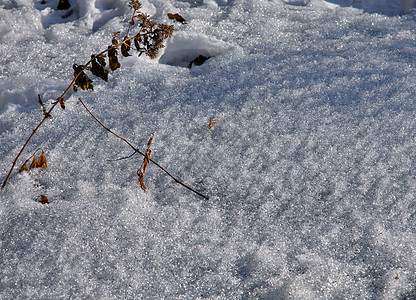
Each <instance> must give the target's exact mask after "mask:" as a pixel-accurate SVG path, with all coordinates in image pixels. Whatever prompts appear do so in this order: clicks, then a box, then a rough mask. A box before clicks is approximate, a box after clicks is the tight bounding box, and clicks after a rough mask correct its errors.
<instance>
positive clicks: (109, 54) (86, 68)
mask: <svg viewBox="0 0 416 300" xmlns="http://www.w3.org/2000/svg"><path fill="white" fill-rule="evenodd" d="M129 7H130V8H131V9H132V10H133V15H132V17H131V19H130V21H129V26H128V28H127V31H126V34H125V35H124V37H123V38H122V39H120V32H119V31H117V32H114V33H113V35H112V38H111V45H109V46H108V47H107V49H105V50H103V51H101V52H100V53H98V54H92V55H91V59H90V60H89V61H88V62H86V63H85V64H83V65H78V64H74V65H73V70H74V78H73V80H72V81H71V83H70V84H69V85H68V87H67V88H66V89H65V91H64V92H63V93H62V94H61V95H60V96H59V97H58V98H57V99H56V101H55V102H52V105H51V107H50V108H49V109H46V106H45V104H44V103H43V101H42V99H41V97H40V95H39V96H38V102H39V104H40V105H41V108H42V113H43V119H42V120H41V121H40V122H39V124H38V125H37V126H36V127H35V128H34V129H33V131H32V132H31V134H30V135H29V138H28V139H27V140H26V142H25V143H24V144H23V146H22V148H21V150H20V152H19V153H18V154H17V156H16V157H15V159H14V161H13V163H12V166H11V168H10V171H9V173H8V174H7V177H6V179H5V180H4V182H3V184H2V186H1V189H3V188H4V187H5V185H6V184H7V182H8V180H9V178H10V176H11V174H12V172H13V169H14V167H15V165H16V163H17V161H18V159H19V157H20V156H21V154H22V153H23V151H24V150H25V148H26V146H27V145H28V144H29V142H30V140H31V139H32V137H33V136H34V135H35V133H36V132H37V130H38V129H39V128H40V127H41V126H42V124H43V123H44V122H45V121H46V120H47V119H51V118H52V115H51V113H52V111H53V110H54V109H55V107H56V106H57V105H58V104H59V105H60V107H61V108H62V109H65V102H66V99H65V95H66V94H67V93H68V91H69V90H70V89H71V88H73V89H74V91H75V92H76V91H77V90H78V89H79V88H80V89H82V90H93V89H94V85H93V84H94V82H93V80H92V79H91V78H90V77H89V76H88V72H89V73H91V74H93V75H95V76H96V77H98V78H100V79H102V80H104V81H105V82H108V74H109V72H110V71H109V69H108V68H107V61H108V67H109V68H110V70H111V71H115V70H116V69H118V68H120V67H121V64H120V62H119V61H118V58H119V52H120V53H121V55H122V56H123V57H127V56H130V55H131V54H130V52H131V51H136V52H137V53H138V56H141V55H142V54H145V55H147V56H149V57H150V58H155V57H156V56H157V54H158V51H159V50H160V48H162V47H164V45H163V42H164V40H165V39H167V38H168V37H170V36H171V35H172V32H173V30H174V28H173V26H172V25H166V24H161V23H157V22H155V21H153V20H151V19H150V16H149V15H147V14H145V13H142V12H141V11H140V8H141V3H140V2H139V1H137V0H131V1H130V3H129ZM133 31H135V33H134V34H131V32H133ZM132 41H133V43H132ZM106 60H107V61H106ZM79 101H80V102H81V103H82V105H83V106H84V108H85V109H86V110H87V111H88V113H89V114H90V115H91V116H92V117H93V118H94V119H95V120H96V121H97V122H98V123H99V124H100V125H101V126H102V127H104V128H105V129H106V130H108V131H109V132H111V133H112V134H113V135H115V136H116V137H118V138H119V139H121V140H122V141H124V142H125V143H127V144H128V145H129V146H130V147H131V148H133V150H134V154H136V153H138V154H140V155H142V156H143V157H144V159H143V162H142V164H141V165H140V167H139V169H138V171H137V174H138V176H139V183H140V186H141V188H142V189H145V188H146V187H145V185H144V183H143V175H144V172H145V170H146V167H147V165H148V163H149V162H152V163H153V164H155V165H156V166H157V167H158V168H160V169H161V170H162V171H164V172H165V173H166V174H167V175H169V176H170V177H171V178H172V179H173V180H174V181H175V182H177V183H179V184H181V185H182V186H184V187H185V188H187V189H189V190H191V191H192V192H194V193H196V194H198V195H199V196H201V197H203V198H205V199H208V197H207V196H205V195H203V194H201V193H199V192H197V191H195V190H194V189H192V188H190V187H189V186H187V185H185V184H184V183H182V182H181V181H180V180H178V179H176V178H175V177H174V176H173V175H171V174H170V173H169V172H168V171H167V170H166V169H165V168H163V167H162V166H160V165H159V164H158V163H157V162H155V161H154V160H152V159H151V158H150V153H151V151H150V144H151V142H152V139H153V135H152V138H151V139H150V140H149V142H148V145H147V149H146V151H145V153H143V152H141V151H140V150H139V149H137V148H135V147H134V146H133V145H132V144H131V143H130V142H129V141H127V140H126V139H125V138H123V137H122V136H120V135H118V134H116V133H114V132H113V131H111V130H110V129H108V127H106V126H105V125H104V124H103V123H102V122H101V121H99V120H98V118H97V117H96V116H95V115H94V114H93V113H92V112H91V111H90V110H89V109H88V107H87V106H86V105H85V103H84V102H83V101H82V99H81V98H79ZM39 150H40V149H37V150H36V151H35V152H34V153H33V154H32V155H31V156H30V157H29V159H28V160H26V161H25V163H24V164H23V166H22V167H21V168H20V169H19V171H23V170H27V169H28V168H27V162H28V161H29V160H30V159H31V158H33V161H32V164H31V166H30V168H32V167H33V168H39V167H40V168H46V167H47V162H46V156H45V154H44V152H43V150H42V154H41V156H40V157H39V159H37V158H36V153H37V152H38V151H39ZM45 197H46V196H45ZM46 199H47V198H46ZM42 202H43V203H47V202H46V201H42Z"/></svg>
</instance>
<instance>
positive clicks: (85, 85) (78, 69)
mask: <svg viewBox="0 0 416 300" xmlns="http://www.w3.org/2000/svg"><path fill="white" fill-rule="evenodd" d="M72 67H73V69H74V77H75V78H76V79H75V85H77V86H78V87H80V88H81V89H83V90H89V89H90V90H94V87H93V85H92V80H91V79H90V78H88V76H87V75H86V74H85V73H84V66H80V65H77V64H74V65H73V66H72Z"/></svg>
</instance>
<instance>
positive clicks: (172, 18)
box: [168, 14, 188, 24]
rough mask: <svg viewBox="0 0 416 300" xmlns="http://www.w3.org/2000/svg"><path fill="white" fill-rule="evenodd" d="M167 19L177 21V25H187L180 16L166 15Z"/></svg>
mask: <svg viewBox="0 0 416 300" xmlns="http://www.w3.org/2000/svg"><path fill="white" fill-rule="evenodd" d="M168 18H169V19H171V20H175V21H178V22H179V23H182V24H187V23H188V22H186V20H185V19H184V18H182V16H181V15H180V14H168Z"/></svg>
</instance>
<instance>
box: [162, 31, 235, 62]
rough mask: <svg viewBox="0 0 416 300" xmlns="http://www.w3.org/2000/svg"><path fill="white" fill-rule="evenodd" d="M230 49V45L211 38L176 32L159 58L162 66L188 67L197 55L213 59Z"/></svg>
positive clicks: (192, 33) (193, 33)
mask: <svg viewBox="0 0 416 300" xmlns="http://www.w3.org/2000/svg"><path fill="white" fill-rule="evenodd" d="M230 48H231V45H229V44H227V43H225V42H223V41H220V40H218V39H216V38H213V37H208V36H206V35H204V34H201V33H195V32H178V33H176V34H174V36H173V37H172V38H171V39H170V40H168V42H167V44H166V50H165V52H164V53H163V55H162V56H161V57H160V59H159V62H160V63H162V64H167V65H173V66H180V67H188V66H189V63H190V62H191V61H192V60H194V59H195V58H197V57H198V56H199V55H203V56H206V57H213V56H217V55H220V54H222V53H224V52H226V51H227V50H229V49H230Z"/></svg>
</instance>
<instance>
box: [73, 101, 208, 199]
mask: <svg viewBox="0 0 416 300" xmlns="http://www.w3.org/2000/svg"><path fill="white" fill-rule="evenodd" d="M78 100H79V102H81V104H82V105H83V106H84V108H85V109H86V110H87V112H88V113H89V114H90V115H91V117H93V118H94V119H95V120H96V121H97V122H98V123H99V124H100V125H101V126H102V127H104V129H105V130H107V131H108V132H110V133H111V134H113V135H115V136H116V137H118V138H119V139H121V140H122V141H124V142H125V143H126V144H127V145H129V146H130V147H131V148H132V149H133V150H134V151H135V152H136V153H139V154H140V155H142V156H145V155H144V153H143V152H141V151H140V150H139V149H137V148H136V147H134V146H133V145H132V143H130V142H129V141H128V140H126V139H125V138H123V137H122V136H120V135H118V134H117V133H115V132H113V131H111V129H109V128H108V127H107V126H105V125H104V124H103V123H102V122H101V121H100V120H99V119H98V118H97V117H96V116H95V115H94V114H93V113H92V112H91V111H90V110H89V109H88V107H87V106H86V105H85V103H84V102H83V101H82V99H81V98H78ZM149 161H151V162H152V163H153V164H155V165H156V166H157V167H158V168H160V169H161V170H162V171H163V172H165V173H166V174H167V175H169V176H170V177H171V178H172V179H173V180H174V181H175V182H176V183H179V184H180V185H182V186H183V187H184V188H186V189H188V190H190V191H191V192H194V193H195V194H197V195H198V196H201V197H202V198H204V199H206V200H209V197H207V196H205V195H203V194H201V193H200V192H198V191H196V190H194V189H193V188H191V187H189V186H187V185H186V184H184V183H183V182H182V181H180V180H179V179H177V178H175V177H174V176H173V175H172V174H170V173H169V172H168V171H167V170H166V169H165V168H163V167H162V166H161V165H159V164H158V163H157V162H156V161H154V160H153V159H151V158H149Z"/></svg>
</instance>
